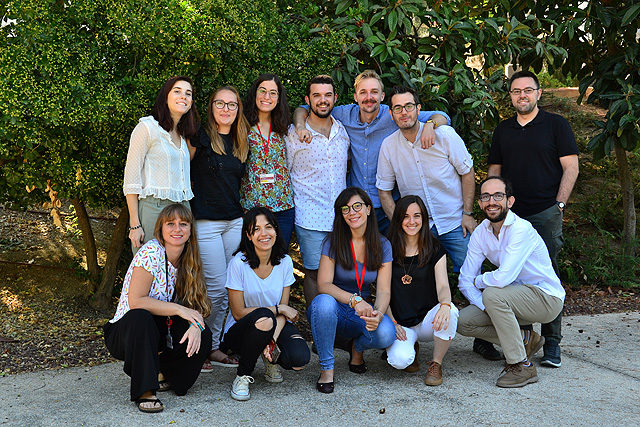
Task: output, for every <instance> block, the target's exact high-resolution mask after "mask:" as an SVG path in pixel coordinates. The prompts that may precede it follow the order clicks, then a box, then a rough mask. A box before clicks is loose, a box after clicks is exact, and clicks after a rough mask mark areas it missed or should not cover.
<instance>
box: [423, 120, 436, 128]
mask: <svg viewBox="0 0 640 427" xmlns="http://www.w3.org/2000/svg"><path fill="white" fill-rule="evenodd" d="M427 123H433V130H436V129H437V128H438V123H436V121H435V120H433V119H429V120H427V121H426V122H424V124H427Z"/></svg>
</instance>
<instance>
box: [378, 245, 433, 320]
mask: <svg viewBox="0 0 640 427" xmlns="http://www.w3.org/2000/svg"><path fill="white" fill-rule="evenodd" d="M445 254H446V252H445V250H444V247H442V246H440V249H439V251H438V252H437V253H436V254H435V256H433V257H431V259H430V260H429V262H428V263H427V264H425V266H424V267H417V265H418V255H416V256H413V257H405V259H404V268H402V266H401V265H398V263H397V262H394V263H393V268H392V270H391V302H390V306H391V312H392V313H393V317H394V318H395V319H396V321H397V322H398V323H399V324H400V325H402V326H406V327H407V328H410V327H412V326H415V325H417V324H419V323H420V322H422V321H423V320H424V317H425V316H426V315H427V313H428V312H429V310H431V309H432V308H433V307H434V306H435V305H436V304H438V292H437V289H436V275H435V270H434V269H435V266H436V264H437V263H438V261H440V258H442V257H443V256H444V255H445ZM405 274H408V275H410V276H411V277H412V278H413V280H411V283H410V284H408V285H405V284H404V283H402V276H404V275H405Z"/></svg>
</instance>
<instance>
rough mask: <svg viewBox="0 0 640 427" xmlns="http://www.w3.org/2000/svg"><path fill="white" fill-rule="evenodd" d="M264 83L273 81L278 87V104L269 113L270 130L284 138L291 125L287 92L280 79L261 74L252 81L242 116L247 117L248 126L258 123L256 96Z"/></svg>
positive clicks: (273, 75) (271, 75)
mask: <svg viewBox="0 0 640 427" xmlns="http://www.w3.org/2000/svg"><path fill="white" fill-rule="evenodd" d="M266 81H273V82H275V84H276V86H277V87H278V104H277V105H276V106H275V108H274V109H273V110H272V111H271V130H272V131H273V132H275V133H277V134H278V135H280V136H284V135H285V134H286V133H287V132H288V130H289V125H290V124H291V119H290V116H291V112H290V110H289V102H287V90H286V89H285V88H284V86H283V85H282V82H281V81H280V78H279V77H278V76H276V75H275V74H261V75H260V76H259V77H258V78H257V79H255V80H254V82H253V84H251V87H250V88H249V92H247V96H246V97H245V101H244V115H245V116H246V117H247V121H248V122H249V125H250V126H253V125H255V124H256V123H258V107H257V106H256V96H257V93H258V87H260V83H262V82H266Z"/></svg>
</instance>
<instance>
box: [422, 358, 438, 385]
mask: <svg viewBox="0 0 640 427" xmlns="http://www.w3.org/2000/svg"><path fill="white" fill-rule="evenodd" d="M424 383H425V384H426V385H431V386H436V385H440V384H442V365H440V364H439V363H438V362H436V361H435V360H432V361H431V362H429V368H428V369H427V376H426V377H425V378H424Z"/></svg>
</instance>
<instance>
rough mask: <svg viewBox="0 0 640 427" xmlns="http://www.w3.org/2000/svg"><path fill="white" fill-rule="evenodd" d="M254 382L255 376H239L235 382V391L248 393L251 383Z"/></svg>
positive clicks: (236, 392) (241, 393) (242, 393)
mask: <svg viewBox="0 0 640 427" xmlns="http://www.w3.org/2000/svg"><path fill="white" fill-rule="evenodd" d="M253 382H254V380H253V377H251V376H249V375H243V376H237V377H236V379H235V381H234V382H233V392H234V393H235V394H238V395H248V394H249V384H252V383H253Z"/></svg>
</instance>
